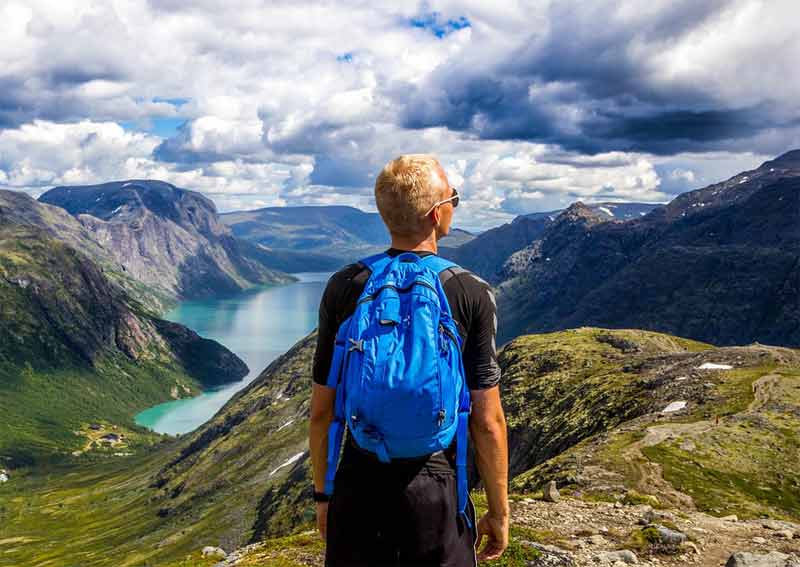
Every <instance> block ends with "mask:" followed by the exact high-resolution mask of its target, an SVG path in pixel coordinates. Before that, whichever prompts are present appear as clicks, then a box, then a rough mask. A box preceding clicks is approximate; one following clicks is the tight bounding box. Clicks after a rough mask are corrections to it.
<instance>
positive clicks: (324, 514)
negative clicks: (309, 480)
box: [317, 502, 328, 541]
mask: <svg viewBox="0 0 800 567" xmlns="http://www.w3.org/2000/svg"><path fill="white" fill-rule="evenodd" d="M317 529H318V530H319V537H321V538H322V541H326V540H327V539H328V503H327V502H317Z"/></svg>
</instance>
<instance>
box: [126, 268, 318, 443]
mask: <svg viewBox="0 0 800 567" xmlns="http://www.w3.org/2000/svg"><path fill="white" fill-rule="evenodd" d="M293 275H294V276H296V277H298V278H299V281H297V282H294V283H290V284H286V285H279V286H271V287H267V288H261V289H257V290H249V291H246V292H243V293H241V294H237V295H235V296H232V297H225V298H219V299H206V300H196V301H183V302H181V303H180V304H178V306H177V307H175V308H174V309H172V310H171V311H169V312H168V313H166V314H165V315H164V318H165V319H168V320H170V321H175V322H177V323H181V324H183V325H186V326H187V327H189V328H190V329H192V330H194V331H195V332H197V333H198V334H199V335H200V336H203V337H206V338H209V339H214V340H215V341H218V342H219V343H221V344H223V345H225V346H226V347H228V348H229V349H230V350H232V351H233V352H235V353H236V354H237V355H238V356H239V357H240V358H241V359H242V360H244V361H245V363H247V366H248V367H249V368H250V372H249V374H248V375H247V376H245V377H244V378H243V379H242V380H240V381H238V382H234V383H232V384H228V385H226V386H223V387H221V388H216V389H210V390H206V391H205V392H203V393H202V394H200V395H199V396H195V397H193V398H186V399H182V400H172V401H169V402H165V403H162V404H159V405H157V406H153V407H151V408H148V409H146V410H144V411H142V412H140V413H139V414H137V415H136V423H138V424H139V425H143V426H145V427H149V428H150V429H153V430H155V431H158V432H159V433H170V434H176V433H187V432H189V431H191V430H193V429H195V428H196V427H197V426H199V425H201V424H202V423H204V422H205V421H207V420H208V419H210V418H211V417H212V416H213V415H214V414H215V413H216V412H217V410H219V409H220V408H221V407H222V406H223V405H224V404H225V402H227V401H228V400H229V399H230V398H231V396H233V395H234V394H235V393H236V392H237V391H239V390H240V389H241V388H243V387H245V386H246V385H247V384H249V383H250V382H251V381H252V380H254V379H255V378H256V377H257V376H258V375H259V374H260V373H261V371H262V370H264V368H266V367H267V365H268V364H269V363H270V362H272V361H273V360H274V359H275V358H277V357H278V356H280V355H281V354H283V353H284V352H286V351H287V350H288V349H289V348H290V347H291V346H292V345H293V344H294V343H296V342H297V341H298V340H299V339H300V338H302V337H304V336H305V335H306V334H308V333H309V332H310V331H311V330H312V329H314V328H315V327H316V326H317V314H318V309H319V300H320V298H321V297H322V292H323V290H324V289H325V283H326V282H327V281H328V278H329V277H330V275H331V272H304V273H297V274H293Z"/></svg>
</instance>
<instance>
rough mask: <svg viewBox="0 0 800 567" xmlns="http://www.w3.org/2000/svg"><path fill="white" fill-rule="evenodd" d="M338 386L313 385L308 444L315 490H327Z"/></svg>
mask: <svg viewBox="0 0 800 567" xmlns="http://www.w3.org/2000/svg"><path fill="white" fill-rule="evenodd" d="M335 399H336V388H329V387H328V386H322V385H320V384H317V383H314V384H313V385H312V387H311V421H310V422H309V426H308V446H309V450H310V452H311V473H312V476H313V478H314V490H316V491H317V492H323V491H324V490H325V472H326V468H327V466H326V465H327V462H328V427H330V424H331V421H333V403H334V400H335Z"/></svg>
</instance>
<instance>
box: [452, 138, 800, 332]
mask: <svg viewBox="0 0 800 567" xmlns="http://www.w3.org/2000/svg"><path fill="white" fill-rule="evenodd" d="M610 207H611V204H605V205H586V204H583V203H581V202H577V203H574V204H573V205H571V206H570V207H569V208H567V209H566V210H564V211H562V212H560V213H558V214H557V215H553V214H535V215H528V216H522V217H517V218H516V219H515V220H514V222H512V223H509V224H506V225H503V226H501V227H497V228H495V229H492V230H489V231H486V232H484V233H482V234H480V235H478V236H476V238H474V239H472V240H471V241H470V242H468V243H466V244H464V245H463V246H460V247H458V248H456V249H454V250H448V249H445V250H443V251H442V254H443V255H444V256H447V257H449V258H451V259H453V260H455V261H457V262H459V263H461V264H462V265H463V266H465V267H468V268H471V269H472V270H474V271H475V272H476V273H478V274H479V275H480V276H482V277H483V278H485V279H486V280H488V281H489V282H490V283H492V284H493V285H494V286H495V288H496V294H497V305H498V318H499V326H498V341H499V342H501V343H502V342H505V341H508V340H511V339H513V338H514V337H515V336H518V335H520V334H526V333H538V332H547V331H553V330H559V329H567V328H574V327H579V326H583V325H591V326H603V327H612V328H638V329H650V330H655V331H662V332H666V333H670V334H675V335H678V336H685V337H691V338H695V339H698V340H702V341H706V342H710V343H713V344H718V345H733V344H747V343H751V342H753V341H759V342H763V343H768V344H779V345H787V346H797V345H800V150H795V151H791V152H788V153H786V154H784V155H782V156H780V157H778V158H776V159H774V160H771V161H768V162H766V163H764V164H763V165H761V166H760V167H759V168H757V169H755V170H752V171H746V172H743V173H740V174H738V175H735V176H733V177H732V178H730V179H728V180H727V181H723V182H721V183H716V184H713V185H710V186H708V187H705V188H703V189H698V190H695V191H690V192H688V193H684V194H682V195H679V196H678V197H676V198H675V199H674V200H673V201H671V202H670V203H668V204H666V205H664V206H657V207H653V208H652V209H651V210H649V212H647V206H643V207H642V206H634V208H632V209H629V210H628V214H625V215H622V218H617V217H611V216H610V215H609V214H608V212H607V211H604V210H603V209H609V208H610ZM637 207H641V208H638V210H637ZM642 213H644V214H642Z"/></svg>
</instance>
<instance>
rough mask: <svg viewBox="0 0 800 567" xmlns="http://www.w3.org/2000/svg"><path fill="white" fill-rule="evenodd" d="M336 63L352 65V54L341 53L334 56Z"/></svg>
mask: <svg viewBox="0 0 800 567" xmlns="http://www.w3.org/2000/svg"><path fill="white" fill-rule="evenodd" d="M336 60H337V61H343V62H344V63H352V62H353V54H352V53H342V54H341V55H337V56H336Z"/></svg>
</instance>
